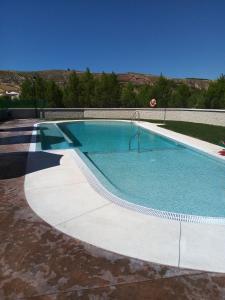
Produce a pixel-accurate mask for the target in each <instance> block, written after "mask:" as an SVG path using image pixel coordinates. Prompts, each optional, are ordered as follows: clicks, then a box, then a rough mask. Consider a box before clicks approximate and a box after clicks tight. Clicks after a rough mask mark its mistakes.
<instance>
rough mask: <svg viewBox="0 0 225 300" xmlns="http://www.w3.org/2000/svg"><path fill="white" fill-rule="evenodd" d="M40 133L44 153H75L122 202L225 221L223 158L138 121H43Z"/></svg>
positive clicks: (224, 165)
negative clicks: (206, 152) (214, 156)
mask: <svg viewBox="0 0 225 300" xmlns="http://www.w3.org/2000/svg"><path fill="white" fill-rule="evenodd" d="M57 126H59V128H58V127H57ZM39 129H40V138H41V143H40V145H39V147H40V148H41V149H42V150H49V149H53V150H54V149H68V148H71V149H75V151H76V152H77V153H78V154H79V156H80V157H81V158H82V160H83V161H84V162H85V164H86V165H87V166H88V167H89V169H90V170H91V171H92V173H94V175H95V176H96V177H97V178H98V180H99V181H100V182H101V184H102V185H104V187H106V188H107V190H109V191H110V192H111V193H112V194H114V195H116V196H117V197H119V198H121V199H124V200H126V201H128V202H130V203H132V204H134V205H137V206H141V207H143V208H147V209H153V210H156V211H164V212H168V213H174V214H183V215H192V216H203V217H217V218H221V217H222V218H223V217H225V163H224V161H222V160H221V161H220V160H217V159H215V158H213V157H210V156H207V155H205V154H203V153H201V152H198V151H194V150H193V149H191V148H189V147H187V146H184V145H182V144H180V143H177V142H175V141H172V140H169V139H167V138H165V137H162V136H160V135H157V134H154V133H152V132H151V131H149V130H146V129H144V128H142V127H139V126H138V125H137V124H136V123H133V122H132V123H130V122H122V121H76V122H65V123H58V125H56V124H54V123H44V124H41V125H40V126H39ZM65 137H66V138H65Z"/></svg>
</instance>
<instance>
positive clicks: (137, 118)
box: [130, 110, 141, 122]
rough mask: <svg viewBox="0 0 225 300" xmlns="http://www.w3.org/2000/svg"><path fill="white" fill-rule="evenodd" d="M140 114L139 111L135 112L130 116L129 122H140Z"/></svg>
mask: <svg viewBox="0 0 225 300" xmlns="http://www.w3.org/2000/svg"><path fill="white" fill-rule="evenodd" d="M140 118H141V117H140V112H139V110H135V112H134V113H133V114H132V115H131V117H130V120H131V122H132V121H134V120H137V121H138V122H139V121H140Z"/></svg>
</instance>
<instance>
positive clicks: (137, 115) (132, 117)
mask: <svg viewBox="0 0 225 300" xmlns="http://www.w3.org/2000/svg"><path fill="white" fill-rule="evenodd" d="M130 120H131V122H133V121H134V120H137V121H138V122H139V121H140V112H139V111H138V110H135V112H134V113H133V114H132V115H131V118H130ZM140 133H141V131H140V126H138V129H137V131H136V132H135V134H134V135H132V136H131V137H130V139H129V151H130V150H131V141H132V139H133V138H135V137H136V136H137V137H138V152H140Z"/></svg>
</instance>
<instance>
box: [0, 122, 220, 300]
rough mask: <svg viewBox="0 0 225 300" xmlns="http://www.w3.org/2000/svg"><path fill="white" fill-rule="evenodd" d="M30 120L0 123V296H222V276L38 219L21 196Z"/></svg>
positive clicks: (45, 298) (86, 297)
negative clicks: (79, 236)
mask: <svg viewBox="0 0 225 300" xmlns="http://www.w3.org/2000/svg"><path fill="white" fill-rule="evenodd" d="M35 122H37V120H14V121H9V122H5V123H2V124H1V125H0V245H1V247H0V299H43V300H50V299H60V300H61V299H138V300H139V299H154V300H155V299H166V300H170V299H182V300H183V299H225V275H222V274H216V273H207V272H201V271H191V270H185V269H178V268H172V267H167V266H162V265H157V264H151V263H146V262H143V261H138V260H135V259H131V258H128V257H123V256H120V255H117V254H114V253H110V252H107V251H104V250H101V249H98V248H96V247H93V246H91V245H88V244H85V243H83V242H80V241H78V240H75V239H73V238H70V237H68V236H66V235H64V234H63V233H61V232H59V231H57V230H56V229H54V228H52V227H51V226H50V225H48V224H47V223H45V222H44V221H43V220H42V219H40V218H39V217H38V216H37V215H36V214H35V213H34V212H33V211H32V210H31V209H30V207H29V206H28V204H27V202H26V199H25V195H24V175H25V174H26V160H27V155H28V152H27V151H28V148H29V142H30V138H31V132H32V126H33V124H34V123H35ZM40 168H41V166H40ZM34 172H35V170H34ZM146 238H147V237H146ZM165 247H166V245H165Z"/></svg>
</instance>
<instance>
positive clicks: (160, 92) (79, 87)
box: [20, 69, 225, 109]
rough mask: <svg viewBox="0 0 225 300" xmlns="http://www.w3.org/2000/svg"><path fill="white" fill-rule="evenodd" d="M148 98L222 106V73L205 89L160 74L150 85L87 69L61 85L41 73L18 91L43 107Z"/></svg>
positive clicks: (136, 102) (137, 102)
mask: <svg viewBox="0 0 225 300" xmlns="http://www.w3.org/2000/svg"><path fill="white" fill-rule="evenodd" d="M152 98H155V99H157V107H181V108H218V109H220V108H225V76H224V75H221V76H220V77H219V78H218V79H217V80H215V81H212V82H210V84H209V87H208V89H206V90H205V89H197V88H193V87H190V86H188V85H187V84H185V83H176V82H174V81H173V80H170V79H167V78H165V77H164V76H162V75H161V76H160V77H159V78H158V80H157V81H156V82H155V84H154V85H147V84H144V85H135V84H132V83H127V84H121V83H120V82H119V81H118V78H117V75H116V74H115V73H111V74H106V73H102V74H101V75H99V76H94V75H93V74H92V73H91V72H90V70H89V69H87V70H86V71H85V72H84V73H82V74H81V75H77V74H76V72H72V73H71V74H70V76H69V79H68V82H67V83H66V84H65V85H64V86H63V87H60V86H59V85H57V84H56V83H55V82H54V81H52V80H45V79H43V78H41V77H35V78H32V79H26V80H25V81H24V82H23V83H22V87H21V95H20V99H22V100H42V101H44V102H45V104H44V106H46V107H96V108H97V107H109V108H110V107H149V100H150V99H152Z"/></svg>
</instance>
